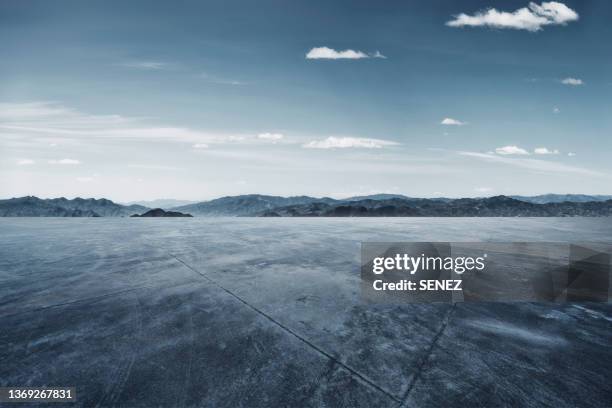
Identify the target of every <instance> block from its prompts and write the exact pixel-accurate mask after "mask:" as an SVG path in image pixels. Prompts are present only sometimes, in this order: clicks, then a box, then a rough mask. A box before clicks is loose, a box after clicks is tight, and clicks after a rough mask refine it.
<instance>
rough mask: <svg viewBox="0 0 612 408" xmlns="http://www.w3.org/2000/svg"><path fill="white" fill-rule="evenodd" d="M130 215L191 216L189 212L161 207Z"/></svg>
mask: <svg viewBox="0 0 612 408" xmlns="http://www.w3.org/2000/svg"><path fill="white" fill-rule="evenodd" d="M131 217H193V215H191V214H183V213H182V212H178V211H165V210H162V209H161V208H154V209H152V210H149V211H147V212H145V213H144V214H141V215H138V214H134V215H132V216H131Z"/></svg>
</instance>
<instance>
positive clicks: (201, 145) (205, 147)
mask: <svg viewBox="0 0 612 408" xmlns="http://www.w3.org/2000/svg"><path fill="white" fill-rule="evenodd" d="M193 148H194V149H208V145H207V144H206V143H196V144H194V145H193Z"/></svg>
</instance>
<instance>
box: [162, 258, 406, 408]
mask: <svg viewBox="0 0 612 408" xmlns="http://www.w3.org/2000/svg"><path fill="white" fill-rule="evenodd" d="M170 256H172V257H173V258H174V259H176V260H177V261H178V262H180V263H181V264H183V265H184V266H185V267H186V268H188V269H190V270H192V271H193V272H195V273H197V274H198V275H200V276H202V277H203V278H204V279H206V280H207V281H209V282H210V283H212V284H213V285H215V286H217V287H218V288H219V289H221V290H223V291H224V292H226V293H227V294H228V295H230V296H232V297H233V298H235V299H236V300H238V301H239V302H240V303H242V304H244V305H245V306H247V307H248V308H250V309H251V310H253V311H254V312H256V313H257V314H259V315H261V316H263V317H264V318H266V319H267V320H269V321H270V322H272V323H273V324H275V325H276V326H278V327H280V328H281V329H282V330H283V331H285V332H287V333H289V334H290V335H292V336H293V337H295V338H297V339H298V340H300V341H301V342H302V343H304V344H306V345H307V346H308V347H310V348H311V349H313V350H315V351H316V352H318V353H319V354H321V355H322V356H324V357H326V358H328V359H329V360H331V361H332V362H334V363H335V364H337V365H338V366H340V367H342V368H344V369H345V370H346V371H348V372H349V373H350V374H351V375H352V376H353V377H355V378H357V379H358V380H360V381H361V382H362V383H364V384H365V385H367V386H368V387H370V388H372V389H374V390H375V391H378V392H380V393H382V394H384V395H385V396H387V397H388V398H390V399H391V400H393V401H395V402H398V403H399V402H401V400H400V399H399V398H397V397H396V396H395V395H393V394H392V393H391V392H389V391H387V390H385V389H384V388H383V387H381V386H380V385H378V384H376V383H375V382H374V381H373V380H371V379H369V378H368V377H367V376H366V375H365V374H362V373H360V372H359V371H357V370H356V369H354V368H352V367H350V366H348V365H347V364H345V363H343V362H342V361H340V360H338V359H337V358H336V357H334V356H333V355H332V354H330V353H328V352H327V351H325V350H323V349H322V348H320V347H319V346H317V345H316V344H314V343H312V342H311V341H310V340H308V339H306V338H304V337H302V336H301V335H300V334H298V333H296V332H295V331H293V330H291V329H290V328H288V327H287V326H285V325H284V324H282V323H281V322H279V321H278V320H276V319H274V318H273V317H272V316H270V315H268V314H267V313H266V312H264V311H262V310H260V309H259V308H257V307H255V306H253V305H251V304H250V303H249V302H247V301H246V300H244V299H242V298H241V297H240V296H238V295H236V294H235V293H233V292H232V291H231V290H229V289H227V288H225V287H224V286H222V285H221V284H220V283H218V282H217V281H215V280H214V279H212V278H210V277H209V276H208V275H207V274H205V273H203V272H200V271H199V270H197V269H195V268H194V267H192V266H191V265H189V264H188V263H186V262H185V261H183V260H182V259H180V258H179V257H177V256H175V255H174V254H170Z"/></svg>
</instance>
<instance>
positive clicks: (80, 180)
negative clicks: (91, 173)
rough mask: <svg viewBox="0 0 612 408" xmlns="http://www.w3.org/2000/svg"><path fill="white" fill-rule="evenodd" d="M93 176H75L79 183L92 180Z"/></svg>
mask: <svg viewBox="0 0 612 408" xmlns="http://www.w3.org/2000/svg"><path fill="white" fill-rule="evenodd" d="M93 180H94V178H93V177H77V178H76V181H78V182H79V183H89V182H90V181H93Z"/></svg>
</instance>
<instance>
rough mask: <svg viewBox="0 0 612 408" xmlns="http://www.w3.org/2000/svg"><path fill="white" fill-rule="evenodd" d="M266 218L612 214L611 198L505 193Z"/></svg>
mask: <svg viewBox="0 0 612 408" xmlns="http://www.w3.org/2000/svg"><path fill="white" fill-rule="evenodd" d="M258 215H259V216H264V217H567V216H586V217H601V216H612V200H608V201H598V202H586V203H571V202H563V203H547V204H534V203H529V202H525V201H521V200H516V199H513V198H511V197H506V196H496V197H490V198H461V199H456V200H452V201H448V202H445V201H440V200H435V199H434V200H428V199H409V200H406V199H401V198H393V199H389V200H361V201H350V202H340V203H331V204H330V203H320V202H317V203H309V204H302V205H291V206H285V207H279V208H275V209H272V210H266V211H264V212H262V213H260V214H258Z"/></svg>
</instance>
